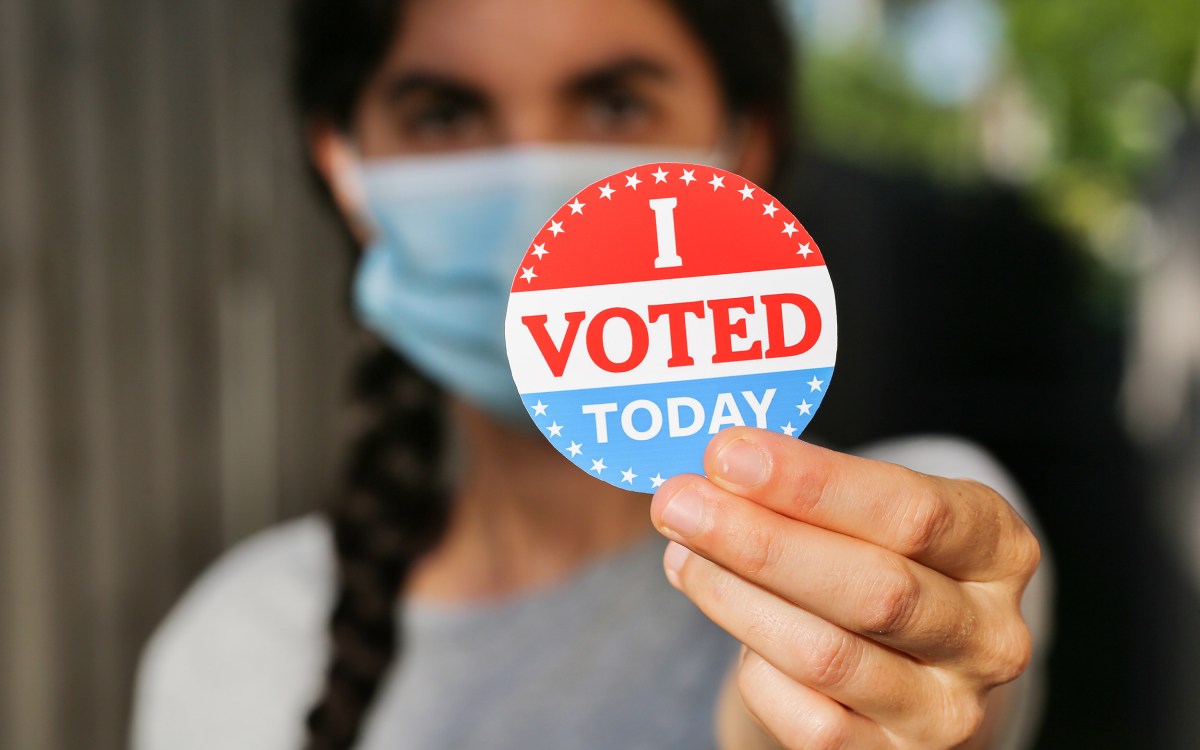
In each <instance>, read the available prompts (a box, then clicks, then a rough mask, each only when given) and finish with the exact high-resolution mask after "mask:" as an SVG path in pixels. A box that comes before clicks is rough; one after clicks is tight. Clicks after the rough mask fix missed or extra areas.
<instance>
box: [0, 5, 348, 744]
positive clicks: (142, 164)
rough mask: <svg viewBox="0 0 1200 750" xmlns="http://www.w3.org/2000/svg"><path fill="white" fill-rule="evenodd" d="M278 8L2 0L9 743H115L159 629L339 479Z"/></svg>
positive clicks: (3, 735) (3, 654) (331, 383)
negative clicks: (215, 566)
mask: <svg viewBox="0 0 1200 750" xmlns="http://www.w3.org/2000/svg"><path fill="white" fill-rule="evenodd" d="M284 6H285V2H284V0H256V2H250V3H247V2H231V1H230V0H203V1H201V0H191V1H188V2H183V1H180V0H176V1H175V2H166V1H164V0H109V1H108V2H104V3H100V2H96V1H95V0H0V747H4V748H20V749H21V750H42V749H43V748H45V749H47V750H50V749H55V750H57V749H59V748H64V749H65V748H89V749H90V750H108V749H109V748H117V747H121V746H123V745H124V735H125V731H126V730H125V723H126V720H127V715H128V701H129V688H130V683H131V677H132V672H133V668H134V665H135V662H136V658H137V653H138V650H139V648H140V645H141V644H142V642H143V641H144V639H145V637H146V635H147V634H148V632H149V631H150V630H151V629H152V628H153V626H154V624H155V623H156V622H157V621H158V620H159V619H160V618H161V617H162V615H163V614H164V612H165V611H166V608H167V607H168V606H169V605H170V603H171V602H172V601H173V600H174V599H175V598H176V597H177V596H178V595H179V594H180V592H181V591H182V589H183V587H184V586H186V585H187V583H188V582H189V581H190V580H191V579H192V578H193V576H194V575H195V574H196V573H197V572H198V571H199V570H200V569H201V568H202V567H203V566H204V565H205V564H206V563H207V562H208V561H210V560H211V559H212V558H213V557H214V556H215V555H216V554H217V553H218V552H219V551H220V550H221V549H222V548H223V547H224V546H226V545H227V544H229V543H231V542H232V541H234V540H236V539H238V538H241V537H243V536H244V535H246V534H247V533H249V532H251V531H252V530H254V529H257V528H259V527H261V526H263V525H265V524H268V523H270V522H272V521H274V520H276V519H278V518H281V517H285V516H290V515H294V514H297V513H301V512H304V511H305V510H308V509H310V508H312V507H313V506H314V505H316V504H317V503H319V502H322V501H323V500H324V499H325V497H326V496H327V493H328V491H329V490H330V488H331V486H332V484H333V482H334V476H335V474H336V467H335V464H336V460H337V458H338V456H339V453H340V451H339V434H340V432H341V428H340V426H339V423H338V407H339V404H340V403H341V394H342V392H343V388H342V383H343V374H344V373H343V365H344V363H345V361H346V355H347V353H348V351H349V345H350V342H349V336H348V335H347V330H346V328H347V326H346V323H345V315H344V313H343V310H342V297H343V282H344V281H345V279H346V272H347V269H346V263H345V260H346V257H345V254H344V253H343V252H342V247H341V246H340V243H339V241H338V237H337V235H336V233H335V232H334V231H333V230H332V227H331V226H330V225H329V224H328V222H327V221H325V220H324V218H323V216H322V215H321V214H320V212H319V211H318V210H317V209H316V204H315V202H314V199H313V197H312V196H311V195H310V194H309V188H308V184H307V182H306V180H305V179H304V174H303V171H302V169H301V166H300V163H299V159H298V146H297V139H296V137H295V132H294V125H293V122H292V121H291V119H290V112H289V110H288V108H287V104H286V92H285V86H284V70H283V65H284V62H285V59H286V44H285V42H286V40H285V37H284V34H285V31H286V25H285V20H284Z"/></svg>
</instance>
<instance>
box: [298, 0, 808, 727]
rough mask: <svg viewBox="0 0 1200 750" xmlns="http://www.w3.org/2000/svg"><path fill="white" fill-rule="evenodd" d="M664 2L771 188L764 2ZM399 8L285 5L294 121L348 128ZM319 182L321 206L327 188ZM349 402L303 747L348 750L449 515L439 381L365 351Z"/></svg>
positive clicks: (781, 56) (778, 79) (785, 49)
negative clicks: (330, 582)
mask: <svg viewBox="0 0 1200 750" xmlns="http://www.w3.org/2000/svg"><path fill="white" fill-rule="evenodd" d="M669 1H670V4H671V5H672V6H673V7H674V9H675V10H676V11H677V12H678V14H679V16H680V18H681V20H682V21H683V22H684V23H685V24H686V25H687V26H688V27H689V29H690V30H691V31H692V32H693V33H694V34H695V36H696V38H697V39H698V40H699V41H700V43H701V44H702V46H703V47H704V48H705V49H707V50H708V51H709V53H710V55H711V56H712V59H713V61H714V63H715V66H716V70H717V74H718V76H719V78H720V84H721V88H722V91H723V93H724V95H725V99H726V103H727V106H728V107H729V109H730V110H731V112H732V113H734V114H738V113H742V112H753V113H755V114H756V115H757V116H759V117H761V118H762V119H763V121H764V122H765V124H766V126H767V128H768V129H769V131H770V134H771V136H772V137H773V140H774V144H775V147H776V152H777V163H776V167H777V170H776V178H778V176H779V172H780V171H781V170H782V168H783V167H784V166H785V165H786V163H787V159H788V157H789V156H790V152H791V148H790V146H791V143H792V119H793V118H792V111H791V101H792V94H793V91H792V89H793V81H792V67H793V66H792V49H791V42H790V39H789V38H788V34H787V33H786V25H785V24H784V23H782V21H781V19H780V17H779V11H778V9H777V8H776V7H775V4H774V2H773V0H669ZM402 10H403V2H402V0H296V5H295V7H294V15H293V18H292V21H293V26H292V36H293V58H292V79H293V90H294V96H295V99H296V103H297V105H298V109H299V111H300V115H301V118H302V119H303V121H304V122H305V123H306V124H307V123H310V122H313V121H315V120H318V119H323V120H325V121H327V122H330V123H332V124H333V125H334V126H336V127H338V128H341V129H342V130H343V131H346V132H349V131H350V130H351V126H352V122H351V121H352V119H353V113H354V111H355V106H356V104H357V102H358V100H359V98H360V97H361V95H362V92H363V89H364V87H365V85H366V82H367V80H368V79H369V77H370V76H371V74H372V73H373V72H374V71H375V69H376V67H377V66H378V65H379V64H380V63H381V61H382V60H383V58H384V56H385V55H386V53H387V51H388V48H389V46H390V44H391V43H392V41H393V40H394V39H395V38H396V37H397V30H398V26H399V23H400V22H401V20H402ZM314 174H315V170H314ZM318 184H319V186H320V189H321V191H322V193H323V195H324V196H325V197H326V198H327V199H328V198H330V193H329V189H328V186H326V185H325V184H324V183H323V182H322V181H320V180H319V179H318ZM327 202H328V203H329V205H330V206H331V207H332V206H333V202H332V201H331V200H327ZM353 395H354V398H355V400H356V403H358V404H359V405H360V406H361V408H362V409H363V410H364V411H365V412H366V414H367V422H368V425H367V427H366V428H365V429H364V431H363V432H362V434H361V435H360V436H359V437H358V439H357V440H356V441H354V443H353V445H352V447H351V451H350V455H349V460H348V462H347V466H346V471H345V485H344V489H343V490H342V492H341V494H340V496H339V497H338V498H337V500H336V502H335V503H334V504H333V506H332V507H331V508H330V510H329V518H330V523H331V526H332V528H333V539H334V550H335V552H336V555H337V578H336V580H337V587H338V588H337V594H336V597H335V600H334V603H333V609H332V612H331V614H330V618H329V637H330V643H331V652H330V655H329V662H328V665H327V668H326V672H325V682H324V686H323V689H322V691H321V693H320V695H319V697H318V699H317V701H316V702H315V704H314V705H313V707H312V709H311V711H310V713H309V715H308V721H307V728H308V735H307V741H306V747H307V749H308V750H335V749H337V750H346V749H348V748H352V747H353V746H354V744H355V743H356V742H357V740H358V737H359V734H360V731H361V728H362V725H363V720H364V718H365V716H366V714H367V712H368V710H369V708H370V706H371V703H372V701H373V700H374V698H375V696H376V694H377V693H378V692H379V689H380V687H381V686H382V684H383V680H384V678H385V676H386V674H387V671H388V669H389V668H390V667H391V666H392V664H393V662H395V661H396V657H397V654H398V653H399V652H400V650H401V646H402V642H401V638H402V633H401V632H400V629H399V622H398V618H397V614H398V612H399V602H398V601H397V599H398V595H399V592H400V591H401V590H402V589H403V587H404V585H405V583H406V581H407V579H408V576H409V574H410V572H411V571H412V569H413V567H414V565H415V563H416V562H417V561H418V560H419V559H420V558H421V556H422V555H424V554H425V553H426V552H428V551H429V550H430V549H431V548H432V547H433V546H434V545H435V544H436V543H437V542H438V541H439V540H440V538H441V536H442V534H443V533H444V530H445V527H446V524H447V519H448V516H449V505H450V503H449V497H450V493H449V489H448V488H447V487H446V486H444V484H443V482H442V476H443V472H442V471H441V470H440V464H441V462H442V455H441V454H442V446H443V442H444V432H445V425H444V415H443V408H442V402H443V398H442V393H441V391H440V389H439V388H438V387H437V385H436V384H434V383H432V382H430V381H429V380H428V379H426V378H425V377H423V376H422V375H421V374H419V373H418V372H417V371H416V370H414V369H413V368H412V367H411V366H410V365H409V364H408V363H407V362H406V361H405V360H404V359H403V358H402V356H400V355H399V354H397V353H396V352H394V351H392V350H391V349H389V348H388V347H386V346H384V345H382V344H379V343H373V344H372V346H371V347H370V350H369V351H367V352H366V353H365V354H364V355H362V357H361V358H360V361H359V362H358V363H357V366H356V368H355V374H354V377H353Z"/></svg>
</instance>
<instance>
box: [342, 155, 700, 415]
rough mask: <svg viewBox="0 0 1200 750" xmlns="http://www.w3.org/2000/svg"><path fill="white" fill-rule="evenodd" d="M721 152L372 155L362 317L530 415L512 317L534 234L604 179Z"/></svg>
mask: <svg viewBox="0 0 1200 750" xmlns="http://www.w3.org/2000/svg"><path fill="white" fill-rule="evenodd" d="M712 156H713V154H712V153H711V152H707V151H691V150H681V149H662V148H624V147H609V146H549V145H544V146H543V145H539V146H527V147H514V148H503V149H496V150H487V151H471V152H465V153H459V154H454V155H449V156H421V157H406V158H397V159H381V160H371V161H366V162H363V163H361V164H360V165H358V167H357V169H356V170H355V172H356V174H355V175H354V179H355V180H356V184H355V188H356V191H357V192H358V194H359V196H360V199H361V201H362V203H363V210H364V213H365V216H364V217H363V218H364V219H365V220H366V221H367V223H368V224H369V226H371V227H372V229H373V236H372V241H371V243H370V245H369V246H368V248H367V250H366V252H365V253H364V254H363V256H362V260H361V262H360V264H359V267H358V272H357V274H356V277H355V280H354V301H355V307H356V309H357V312H358V315H359V318H360V320H361V321H362V323H363V324H364V325H366V326H367V327H368V328H369V329H371V330H373V331H374V332H375V333H377V334H378V335H380V336H382V337H383V338H384V339H385V340H386V341H387V342H388V343H390V344H391V345H392V346H394V347H395V348H396V349H397V350H398V351H399V352H401V353H402V354H403V355H405V356H406V357H407V358H408V360H409V361H410V362H411V363H412V364H413V365H414V366H415V367H417V368H418V369H420V370H421V371H422V372H424V373H425V374H426V375H427V376H429V377H430V378H432V379H433V380H435V381H437V382H438V383H440V384H441V385H443V386H444V387H445V388H447V389H448V390H449V391H451V392H452V393H455V394H457V395H458V396H461V397H462V398H464V399H466V400H467V401H470V402H472V403H473V404H475V405H476V406H479V407H481V408H483V409H484V410H485V411H487V412H489V413H490V414H491V415H493V416H495V417H497V418H500V419H502V420H505V421H507V422H510V423H512V424H517V425H524V424H527V423H528V419H527V418H526V409H525V407H524V405H523V404H522V402H521V398H520V396H519V394H518V393H517V389H516V386H515V385H514V384H513V380H512V376H511V375H510V373H509V366H508V356H507V354H506V351H505V346H504V316H505V311H506V309H507V305H508V294H509V290H510V288H511V287H512V280H513V276H514V273H515V272H516V270H517V263H518V262H519V261H520V259H521V258H522V257H523V256H524V254H525V252H526V250H528V248H529V243H530V242H531V241H532V239H533V237H534V235H536V234H537V232H538V231H539V230H540V229H541V228H542V225H543V224H544V223H545V222H546V221H548V220H549V217H550V216H552V215H553V214H554V212H555V211H557V210H558V209H559V207H561V206H562V205H563V204H564V203H566V202H567V201H569V200H571V198H573V197H574V196H575V195H576V194H577V193H578V192H579V191H580V190H582V189H583V188H585V187H587V186H588V185H589V184H591V183H592V182H595V181H596V180H599V179H601V178H604V177H607V176H608V175H610V174H613V173H615V172H619V171H622V170H625V169H628V168H630V167H634V166H638V165H641V164H646V163H649V162H656V161H689V162H698V163H701V164H709V163H712V162H714V161H715V160H714V159H713V158H712Z"/></svg>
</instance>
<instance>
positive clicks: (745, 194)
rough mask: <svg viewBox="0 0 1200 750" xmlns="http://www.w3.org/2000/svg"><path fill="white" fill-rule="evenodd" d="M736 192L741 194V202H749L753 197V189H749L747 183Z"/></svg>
mask: <svg viewBox="0 0 1200 750" xmlns="http://www.w3.org/2000/svg"><path fill="white" fill-rule="evenodd" d="M738 192H739V193H741V194H742V200H749V199H750V198H753V197H754V188H752V187H750V185H749V183H747V184H746V187H744V188H742V189H741V190H739V191H738Z"/></svg>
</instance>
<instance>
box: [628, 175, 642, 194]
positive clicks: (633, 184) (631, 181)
mask: <svg viewBox="0 0 1200 750" xmlns="http://www.w3.org/2000/svg"><path fill="white" fill-rule="evenodd" d="M641 184H642V181H641V180H639V179H638V176H637V172H634V173H633V174H631V175H629V176H628V177H626V178H625V187H627V188H633V189H634V190H637V186H638V185H641Z"/></svg>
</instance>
